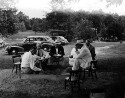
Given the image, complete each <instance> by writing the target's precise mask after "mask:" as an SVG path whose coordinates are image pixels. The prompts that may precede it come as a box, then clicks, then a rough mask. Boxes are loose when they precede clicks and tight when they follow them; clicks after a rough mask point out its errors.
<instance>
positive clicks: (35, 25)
mask: <svg viewBox="0 0 125 98" xmlns="http://www.w3.org/2000/svg"><path fill="white" fill-rule="evenodd" d="M40 24H41V19H40V18H33V19H32V20H31V25H32V30H33V31H35V33H36V32H38V31H40V30H41V28H40Z"/></svg>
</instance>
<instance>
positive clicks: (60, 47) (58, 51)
mask: <svg viewBox="0 0 125 98" xmlns="http://www.w3.org/2000/svg"><path fill="white" fill-rule="evenodd" d="M56 52H57V54H60V55H61V57H63V56H64V55H65V53H64V48H63V46H62V45H60V44H56Z"/></svg>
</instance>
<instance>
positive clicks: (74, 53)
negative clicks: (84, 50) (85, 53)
mask: <svg viewBox="0 0 125 98" xmlns="http://www.w3.org/2000/svg"><path fill="white" fill-rule="evenodd" d="M78 54H79V51H76V48H73V49H72V50H71V55H73V58H76V57H77V55H78Z"/></svg>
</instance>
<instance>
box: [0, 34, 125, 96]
mask: <svg viewBox="0 0 125 98" xmlns="http://www.w3.org/2000/svg"><path fill="white" fill-rule="evenodd" d="M29 33H30V32H23V33H22V32H20V33H19V34H16V35H14V36H12V37H10V39H16V38H18V39H22V38H23V37H25V36H28V35H29ZM22 34H23V35H22ZM32 34H34V33H33V32H31V35H32ZM18 36H19V37H18ZM8 41H9V40H8ZM11 41H12V40H11ZM13 41H14V40H13ZM92 44H93V45H94V46H95V47H96V50H98V47H105V46H110V48H102V49H101V50H99V51H100V53H98V54H97V60H98V66H97V69H98V70H97V76H98V79H97V80H95V79H94V80H92V79H91V78H89V77H87V78H86V80H85V82H84V83H83V84H82V86H84V87H86V88H87V89H94V88H101V89H106V96H107V97H106V98H123V93H124V92H125V77H124V76H125V71H124V70H125V44H124V43H122V44H120V43H119V42H106V43H105V42H94V43H92ZM74 45H75V43H74V42H72V43H70V44H69V45H66V46H64V49H65V54H66V56H67V55H69V54H70V52H71V49H72V48H73V47H74ZM0 54H1V58H0V69H10V68H12V61H11V56H8V55H5V54H4V53H3V51H2V50H1V53H0ZM54 71H56V70H54ZM54 71H53V73H55V72H54ZM56 78H57V80H49V79H22V80H18V79H17V76H15V74H12V75H11V76H10V77H7V78H6V79H4V81H3V84H2V85H0V89H1V90H0V97H1V98H17V97H18V98H34V97H35V98H83V96H84V98H89V97H87V96H89V93H90V92H89V91H88V92H86V93H85V91H84V90H83V89H82V90H81V91H80V92H77V93H74V94H73V95H74V96H75V97H73V96H72V95H70V94H71V93H70V90H69V88H68V89H67V90H65V89H64V80H62V79H60V80H58V78H59V76H57V77H56ZM12 80H13V81H12ZM14 80H15V81H14Z"/></svg>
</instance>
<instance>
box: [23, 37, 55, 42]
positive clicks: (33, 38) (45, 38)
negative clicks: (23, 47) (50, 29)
mask: <svg viewBox="0 0 125 98" xmlns="http://www.w3.org/2000/svg"><path fill="white" fill-rule="evenodd" d="M34 41H47V42H50V43H54V41H53V40H52V38H51V37H49V36H28V37H26V38H24V40H23V42H24V43H27V42H34Z"/></svg>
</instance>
